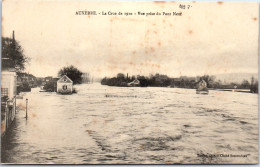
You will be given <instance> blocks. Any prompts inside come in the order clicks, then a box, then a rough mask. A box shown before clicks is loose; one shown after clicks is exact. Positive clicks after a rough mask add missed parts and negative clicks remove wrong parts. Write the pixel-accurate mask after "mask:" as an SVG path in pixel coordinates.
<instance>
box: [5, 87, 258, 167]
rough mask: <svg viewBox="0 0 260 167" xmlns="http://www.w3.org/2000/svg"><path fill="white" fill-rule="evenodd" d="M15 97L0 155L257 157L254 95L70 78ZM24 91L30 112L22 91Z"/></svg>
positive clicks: (137, 160)
mask: <svg viewBox="0 0 260 167" xmlns="http://www.w3.org/2000/svg"><path fill="white" fill-rule="evenodd" d="M75 87H76V89H77V90H78V93H77V94H73V95H58V94H56V93H48V92H39V89H38V88H35V89H33V90H32V92H30V93H26V94H25V96H24V98H23V100H17V103H18V107H19V109H20V110H19V112H18V113H17V115H16V120H15V121H14V123H13V125H12V127H11V129H10V130H9V131H8V134H7V135H6V137H5V138H4V139H3V140H2V151H1V152H2V163H19V164H21V163H22V164H24V163H26V164H36V163H45V164H46V163H48V164H49V163H50V164H52V163H55V164H172V163H181V164H198V163H217V164H230V163H236V164H239V163H257V162H258V95H256V94H250V93H239V92H222V91H213V90H211V91H210V92H209V95H200V94H196V93H195V90H193V89H178V88H156V87H148V88H139V87H133V88H123V87H108V86H102V85H100V84H98V83H96V84H83V85H78V86H75ZM26 98H28V117H29V118H28V119H27V120H26V119H25V118H24V117H25V99H26Z"/></svg>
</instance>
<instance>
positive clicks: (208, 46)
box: [2, 0, 259, 77]
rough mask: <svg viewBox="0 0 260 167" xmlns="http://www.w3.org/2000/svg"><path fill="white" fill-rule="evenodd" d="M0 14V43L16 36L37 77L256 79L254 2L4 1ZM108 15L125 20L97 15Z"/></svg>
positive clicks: (30, 70)
mask: <svg viewBox="0 0 260 167" xmlns="http://www.w3.org/2000/svg"><path fill="white" fill-rule="evenodd" d="M180 4H181V5H185V9H181V8H180ZM188 5H189V9H188ZM2 8H3V9H2V11H3V12H2V36H4V37H11V36H12V31H13V30H14V31H15V38H16V40H18V41H19V42H20V44H21V46H22V47H23V49H24V53H25V55H26V56H28V57H30V58H31V61H30V63H29V64H28V65H26V70H25V71H26V72H29V73H31V74H33V75H35V76H37V77H46V76H57V73H58V71H59V69H61V68H62V67H65V66H69V65H74V66H75V67H77V68H78V69H79V70H81V71H82V72H89V73H90V74H91V75H92V76H94V77H105V76H108V77H111V76H115V75H116V74H117V73H125V74H126V73H128V74H129V75H150V74H155V73H160V74H166V75H168V76H171V77H179V76H198V75H204V74H209V75H213V74H225V73H257V72H258V37H259V35H258V29H259V13H258V12H259V5H258V3H257V2H87V1H82V0H81V1H80V0H78V1H76V0H74V1H72V0H66V1H61V0H52V1H51V0H47V1H43V0H22V1H21V0H5V1H3V4H2ZM77 11H96V12H97V13H98V15H91V16H88V15H76V12H77ZM108 11H111V12H114V13H118V12H122V14H123V15H102V12H103V13H105V12H106V13H107V12H108ZM125 12H128V13H131V12H132V13H133V14H134V13H136V15H132V16H125V15H124V13H125ZM138 12H144V13H149V12H155V13H156V12H160V13H162V12H167V13H171V14H172V13H173V12H177V13H180V12H181V13H182V16H165V15H160V16H141V15H138ZM99 13H101V14H100V15H99Z"/></svg>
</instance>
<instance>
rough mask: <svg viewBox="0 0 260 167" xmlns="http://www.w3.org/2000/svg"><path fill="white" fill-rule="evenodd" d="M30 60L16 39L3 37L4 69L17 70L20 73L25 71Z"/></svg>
mask: <svg viewBox="0 0 260 167" xmlns="http://www.w3.org/2000/svg"><path fill="white" fill-rule="evenodd" d="M29 60H30V59H29V58H28V57H26V56H25V55H24V53H23V49H22V47H21V45H20V44H19V42H17V41H16V40H15V39H14V37H13V39H11V38H5V37H2V68H3V69H9V68H15V69H16V70H18V71H22V70H24V69H25V64H26V63H28V62H29Z"/></svg>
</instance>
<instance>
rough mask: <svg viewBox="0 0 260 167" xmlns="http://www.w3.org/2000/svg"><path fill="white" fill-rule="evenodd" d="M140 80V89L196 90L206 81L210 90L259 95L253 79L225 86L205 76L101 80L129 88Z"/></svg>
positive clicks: (158, 75)
mask: <svg viewBox="0 0 260 167" xmlns="http://www.w3.org/2000/svg"><path fill="white" fill-rule="evenodd" d="M135 79H138V80H139V81H140V87H147V86H150V87H177V88H189V89H195V88H197V87H198V83H199V82H200V81H201V80H204V81H205V82H206V83H207V87H208V88H212V89H250V91H251V92H252V93H258V81H257V80H255V79H254V77H252V79H251V82H249V81H247V80H243V82H242V83H240V84H238V83H230V84H223V83H222V82H221V81H220V80H218V81H216V79H215V76H210V75H203V76H197V77H185V76H182V77H179V78H170V77H168V76H167V75H161V74H155V75H150V76H149V77H147V76H141V75H138V76H137V77H135V76H128V74H127V75H126V76H125V75H124V74H123V73H118V74H117V76H116V77H112V78H108V77H105V78H103V79H102V80H101V84H102V85H108V86H121V87H125V86H128V85H127V83H129V82H132V81H134V80H135Z"/></svg>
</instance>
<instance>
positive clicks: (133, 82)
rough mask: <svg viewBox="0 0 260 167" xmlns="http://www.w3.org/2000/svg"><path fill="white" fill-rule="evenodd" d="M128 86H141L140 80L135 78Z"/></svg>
mask: <svg viewBox="0 0 260 167" xmlns="http://www.w3.org/2000/svg"><path fill="white" fill-rule="evenodd" d="M127 86H140V81H139V80H138V79H135V80H134V81H132V82H130V83H128V84H127Z"/></svg>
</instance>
